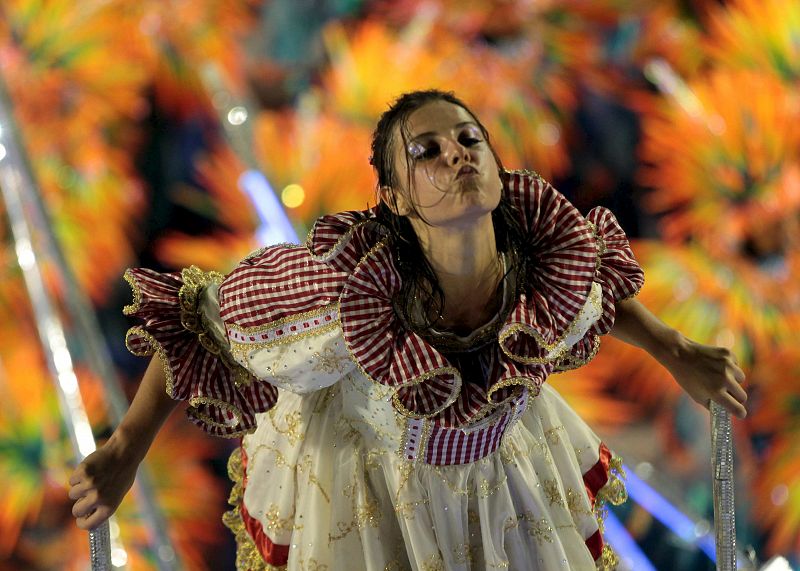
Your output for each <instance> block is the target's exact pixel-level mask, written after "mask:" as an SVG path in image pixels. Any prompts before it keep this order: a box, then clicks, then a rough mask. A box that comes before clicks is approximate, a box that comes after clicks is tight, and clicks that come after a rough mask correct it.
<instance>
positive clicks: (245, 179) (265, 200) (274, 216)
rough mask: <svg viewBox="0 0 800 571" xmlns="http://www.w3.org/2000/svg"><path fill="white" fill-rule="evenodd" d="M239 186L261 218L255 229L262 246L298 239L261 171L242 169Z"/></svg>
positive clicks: (296, 241) (292, 241)
mask: <svg viewBox="0 0 800 571" xmlns="http://www.w3.org/2000/svg"><path fill="white" fill-rule="evenodd" d="M239 188H241V189H242V190H243V191H244V192H246V193H247V195H248V196H249V197H250V200H251V201H252V203H253V206H255V209H256V213H257V214H258V218H259V220H261V226H259V228H258V230H256V239H257V240H258V242H259V243H260V244H261V245H262V246H271V245H272V244H280V243H285V242H289V243H292V244H297V243H298V242H299V241H300V240H298V238H297V232H295V231H294V227H293V226H292V223H291V222H290V221H289V218H288V217H287V216H286V212H285V211H284V210H283V206H282V205H281V203H280V201H279V200H278V197H277V195H276V194H275V191H274V190H272V186H270V184H269V181H268V180H267V177H265V176H264V174H263V173H261V172H259V171H257V170H252V169H251V170H247V171H244V172H243V173H242V174H241V176H240V177H239Z"/></svg>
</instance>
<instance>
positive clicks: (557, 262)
mask: <svg viewBox="0 0 800 571" xmlns="http://www.w3.org/2000/svg"><path fill="white" fill-rule="evenodd" d="M505 185H506V189H507V192H508V196H509V198H511V200H512V201H513V202H514V204H515V206H516V207H517V210H518V211H519V212H520V214H521V222H522V224H523V228H524V229H525V231H526V232H527V233H528V244H529V248H530V257H531V260H532V263H531V264H529V266H528V273H527V274H526V283H527V286H528V287H527V290H526V292H525V294H524V296H522V297H521V299H520V300H519V301H518V303H517V304H516V306H515V307H514V310H513V311H512V313H511V315H510V317H509V319H508V320H507V322H506V324H505V325H504V327H503V328H502V329H501V331H500V343H501V347H502V349H503V351H504V352H505V353H506V354H507V355H508V356H509V357H511V358H512V359H514V360H515V361H517V362H521V363H527V364H541V365H546V366H552V368H553V369H554V370H565V369H572V368H575V367H578V366H580V365H583V364H585V363H587V362H588V361H589V360H591V359H592V357H593V356H594V355H595V353H596V352H597V349H598V347H599V343H600V336H601V335H604V334H606V333H608V332H609V331H610V330H611V328H612V327H613V325H614V317H615V313H616V311H615V310H616V303H618V302H619V301H622V300H624V299H627V298H629V297H631V296H633V295H636V293H638V291H639V289H640V288H641V286H642V284H643V283H644V274H643V272H642V269H641V267H640V266H639V264H638V263H637V262H636V259H635V257H634V255H633V251H632V250H631V247H630V244H629V242H628V238H627V236H626V235H625V232H624V231H623V230H622V228H621V227H620V225H619V223H618V222H617V220H616V218H615V217H614V215H613V214H612V213H611V211H609V210H608V209H606V208H602V207H598V208H595V209H593V210H592V211H591V212H589V214H588V215H587V216H586V217H584V216H582V215H581V214H580V212H579V211H578V210H577V209H576V208H575V207H574V206H573V205H572V204H570V202H569V201H568V200H567V199H566V197H564V196H563V195H562V194H561V193H559V192H558V191H557V190H556V189H555V188H553V187H552V185H550V184H549V183H548V182H547V181H545V180H544V179H542V178H541V177H540V176H539V175H537V174H535V173H530V172H526V171H509V172H508V173H506V178H505Z"/></svg>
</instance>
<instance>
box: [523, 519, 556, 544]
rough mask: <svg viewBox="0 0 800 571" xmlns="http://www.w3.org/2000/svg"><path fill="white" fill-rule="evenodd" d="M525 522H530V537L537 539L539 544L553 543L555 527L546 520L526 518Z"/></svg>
mask: <svg viewBox="0 0 800 571" xmlns="http://www.w3.org/2000/svg"><path fill="white" fill-rule="evenodd" d="M525 521H526V522H528V535H530V536H531V537H535V538H536V541H537V542H539V543H542V542H543V541H546V542H548V543H552V542H553V526H551V525H550V523H549V522H548V521H547V520H546V519H544V518H542V519H540V520H533V519H529V517H526V518H525Z"/></svg>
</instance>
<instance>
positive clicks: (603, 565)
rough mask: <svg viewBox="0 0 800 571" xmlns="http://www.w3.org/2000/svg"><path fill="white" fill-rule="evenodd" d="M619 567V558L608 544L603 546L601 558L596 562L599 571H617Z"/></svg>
mask: <svg viewBox="0 0 800 571" xmlns="http://www.w3.org/2000/svg"><path fill="white" fill-rule="evenodd" d="M618 565H619V556H618V555H617V554H616V552H614V550H613V549H611V546H610V545H608V544H607V543H606V544H604V545H603V552H602V553H601V555H600V558H599V559H598V560H597V561H595V566H596V569H597V571H615V570H616V569H617V566H618Z"/></svg>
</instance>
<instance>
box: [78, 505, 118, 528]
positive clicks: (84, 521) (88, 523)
mask: <svg viewBox="0 0 800 571" xmlns="http://www.w3.org/2000/svg"><path fill="white" fill-rule="evenodd" d="M109 517H111V510H110V509H109V508H108V506H99V507H98V508H97V509H96V510H94V511H93V512H92V513H91V514H89V515H88V516H87V517H85V518H78V519H77V520H76V522H77V524H78V527H79V528H81V529H86V530H93V529H95V528H96V527H97V526H99V525H100V524H102V523H103V522H104V521H106V520H107V519H108V518H109Z"/></svg>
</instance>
